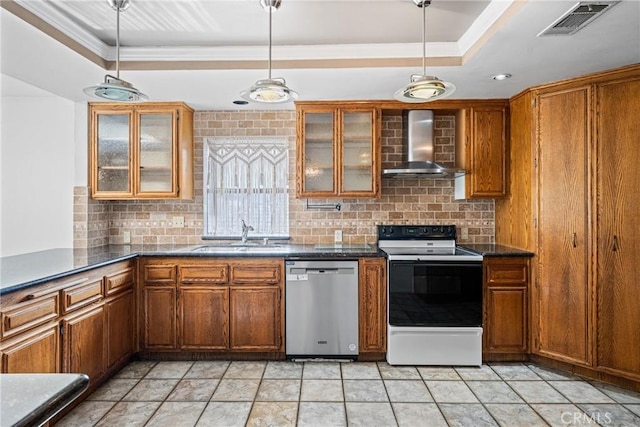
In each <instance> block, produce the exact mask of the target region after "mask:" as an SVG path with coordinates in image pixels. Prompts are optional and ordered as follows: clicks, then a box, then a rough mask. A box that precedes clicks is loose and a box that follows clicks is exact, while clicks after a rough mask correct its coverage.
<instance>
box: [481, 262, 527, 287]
mask: <svg viewBox="0 0 640 427" xmlns="http://www.w3.org/2000/svg"><path fill="white" fill-rule="evenodd" d="M528 281H529V273H528V270H527V262H526V261H519V262H518V261H515V262H499V263H493V262H491V263H489V264H488V265H487V283H489V284H492V285H493V284H507V283H509V284H518V285H522V284H526V283H527V282H528Z"/></svg>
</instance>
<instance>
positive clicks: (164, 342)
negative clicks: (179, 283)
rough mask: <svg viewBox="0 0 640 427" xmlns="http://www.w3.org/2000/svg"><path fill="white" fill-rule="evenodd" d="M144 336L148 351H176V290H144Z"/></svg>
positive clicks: (151, 288)
mask: <svg viewBox="0 0 640 427" xmlns="http://www.w3.org/2000/svg"><path fill="white" fill-rule="evenodd" d="M142 310H143V314H142V319H143V320H142V321H143V324H142V325H141V327H142V336H143V347H144V348H145V349H147V350H161V349H165V350H166V349H169V350H172V349H175V348H176V345H177V331H176V288H175V287H169V286H145V287H144V289H143V290H142Z"/></svg>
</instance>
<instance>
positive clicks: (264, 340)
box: [229, 286, 284, 351]
mask: <svg viewBox="0 0 640 427" xmlns="http://www.w3.org/2000/svg"><path fill="white" fill-rule="evenodd" d="M229 314H230V329H231V341H230V348H231V350H238V351H282V350H284V345H283V344H284V343H283V340H282V316H281V298H280V288H279V287H277V286H260V287H258V286H256V287H241V288H233V287H232V288H231V291H230V298H229Z"/></svg>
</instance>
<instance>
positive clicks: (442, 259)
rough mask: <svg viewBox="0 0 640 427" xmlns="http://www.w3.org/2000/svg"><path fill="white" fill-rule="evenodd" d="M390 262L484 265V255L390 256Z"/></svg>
mask: <svg viewBox="0 0 640 427" xmlns="http://www.w3.org/2000/svg"><path fill="white" fill-rule="evenodd" d="M387 259H388V260H389V262H393V261H406V262H412V263H419V264H429V265H444V266H455V265H456V263H464V264H465V265H468V264H467V263H469V262H477V263H482V255H425V256H416V255H389V256H388V258H387Z"/></svg>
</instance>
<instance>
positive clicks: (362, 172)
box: [342, 111, 373, 192]
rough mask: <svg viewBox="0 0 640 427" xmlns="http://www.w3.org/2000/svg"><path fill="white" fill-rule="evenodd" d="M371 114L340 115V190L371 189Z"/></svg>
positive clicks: (346, 113)
mask: <svg viewBox="0 0 640 427" xmlns="http://www.w3.org/2000/svg"><path fill="white" fill-rule="evenodd" d="M372 129H373V116H372V113H371V112H369V111H366V112H351V113H349V112H345V113H343V115H342V191H343V192H347V191H372V190H373V188H372V187H373V176H372V175H373V169H372V153H373V135H372Z"/></svg>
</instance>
